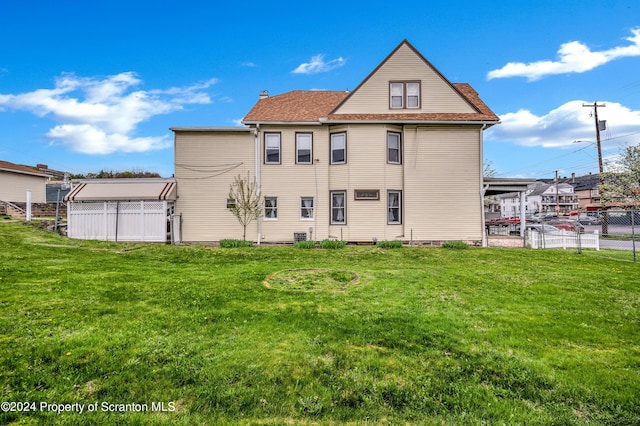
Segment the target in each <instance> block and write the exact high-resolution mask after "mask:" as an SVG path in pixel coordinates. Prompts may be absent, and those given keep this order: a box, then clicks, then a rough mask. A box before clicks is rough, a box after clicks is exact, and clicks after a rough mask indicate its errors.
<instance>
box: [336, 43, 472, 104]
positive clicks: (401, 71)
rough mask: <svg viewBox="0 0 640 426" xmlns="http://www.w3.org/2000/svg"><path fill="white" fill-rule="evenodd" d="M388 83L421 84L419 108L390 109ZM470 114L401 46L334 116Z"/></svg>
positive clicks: (429, 69) (434, 74)
mask: <svg viewBox="0 0 640 426" xmlns="http://www.w3.org/2000/svg"><path fill="white" fill-rule="evenodd" d="M390 81H420V82H421V84H420V90H421V93H420V98H421V108H416V109H400V110H398V109H390V108H389V82H390ZM389 112H402V113H404V114H411V113H416V114H418V113H473V112H476V111H475V110H474V109H473V108H472V107H471V106H470V105H469V103H468V102H467V101H465V100H464V98H463V97H462V96H460V94H459V93H458V92H457V91H456V90H455V89H454V88H453V87H452V86H451V84H449V82H447V81H446V80H445V79H444V78H443V77H442V76H441V75H440V74H439V73H438V72H436V71H435V70H434V69H433V68H432V67H431V66H428V64H427V63H425V62H424V60H423V59H422V58H420V57H419V56H418V55H417V54H416V53H415V52H414V51H413V50H412V49H411V48H409V47H408V46H406V45H404V46H401V47H400V49H399V50H398V51H397V52H396V53H395V54H394V55H393V56H392V57H391V58H389V59H388V60H387V61H386V62H384V63H383V64H382V65H381V66H380V68H379V69H378V70H377V71H376V72H375V73H374V74H373V75H371V76H370V77H369V79H368V80H366V81H365V82H364V83H363V84H362V86H360V87H359V88H358V90H356V91H354V92H353V93H352V94H351V96H350V97H349V98H348V99H347V100H346V101H345V103H344V104H342V105H341V106H340V108H339V109H337V110H336V111H335V113H336V114H363V113H367V114H387V113H389Z"/></svg>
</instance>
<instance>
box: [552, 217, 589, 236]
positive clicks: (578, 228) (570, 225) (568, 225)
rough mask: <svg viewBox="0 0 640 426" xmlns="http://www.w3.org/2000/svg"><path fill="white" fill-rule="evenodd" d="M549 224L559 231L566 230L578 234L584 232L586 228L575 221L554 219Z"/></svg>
mask: <svg viewBox="0 0 640 426" xmlns="http://www.w3.org/2000/svg"><path fill="white" fill-rule="evenodd" d="M547 223H548V224H549V225H553V226H555V227H556V228H558V229H564V230H565V231H571V232H578V233H582V232H584V226H582V225H581V224H579V223H578V222H576V221H573V220H567V219H553V220H550V221H548V222H547Z"/></svg>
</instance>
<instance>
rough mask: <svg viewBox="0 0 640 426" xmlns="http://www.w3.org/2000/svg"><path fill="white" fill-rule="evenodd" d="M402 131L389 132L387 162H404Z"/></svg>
mask: <svg viewBox="0 0 640 426" xmlns="http://www.w3.org/2000/svg"><path fill="white" fill-rule="evenodd" d="M400 152H401V150H400V133H397V132H388V133H387V163H391V164H402V157H401V155H400Z"/></svg>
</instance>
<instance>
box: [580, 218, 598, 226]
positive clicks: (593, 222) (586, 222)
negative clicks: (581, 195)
mask: <svg viewBox="0 0 640 426" xmlns="http://www.w3.org/2000/svg"><path fill="white" fill-rule="evenodd" d="M578 223H579V224H581V225H600V224H601V223H602V219H601V218H600V217H597V216H582V217H579V218H578Z"/></svg>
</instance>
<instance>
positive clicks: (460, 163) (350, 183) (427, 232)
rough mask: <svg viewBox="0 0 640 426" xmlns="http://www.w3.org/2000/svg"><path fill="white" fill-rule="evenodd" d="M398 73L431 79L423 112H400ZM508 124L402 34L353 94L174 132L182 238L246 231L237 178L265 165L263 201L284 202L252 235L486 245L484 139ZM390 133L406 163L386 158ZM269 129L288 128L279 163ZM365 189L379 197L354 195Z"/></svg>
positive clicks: (290, 103)
mask: <svg viewBox="0 0 640 426" xmlns="http://www.w3.org/2000/svg"><path fill="white" fill-rule="evenodd" d="M391 81H401V82H410V81H420V88H421V99H420V108H416V109H407V108H404V109H391V108H390V106H389V83H390V82H391ZM417 114H420V115H417ZM497 122H498V117H497V116H496V115H495V114H494V113H493V112H492V111H491V110H489V109H488V107H486V106H485V105H484V103H483V102H481V100H480V98H479V97H478V96H477V93H476V92H475V91H473V89H472V88H471V87H470V86H468V85H466V84H456V85H455V86H454V85H452V84H451V83H450V82H449V81H447V79H446V78H445V77H444V76H443V75H441V74H440V73H439V72H438V71H437V70H436V69H435V68H434V67H433V66H432V65H431V64H430V63H429V62H428V61H426V59H425V58H423V57H422V56H421V55H420V54H419V53H418V52H417V51H416V50H415V49H413V47H412V46H410V45H409V44H408V42H403V43H401V44H400V45H399V46H398V48H396V49H395V50H394V51H393V52H392V53H391V54H390V55H389V56H388V57H387V58H386V59H385V60H384V61H383V62H382V63H381V64H380V66H379V67H377V68H376V69H375V70H374V71H373V72H372V73H371V74H370V75H369V76H368V77H367V78H366V79H365V80H364V81H363V82H362V83H361V84H360V85H359V86H358V87H357V88H356V89H355V90H354V92H352V93H350V94H349V95H345V94H344V93H340V92H320V91H309V92H304V91H293V92H288V93H286V94H282V95H276V96H274V97H272V98H263V99H260V100H258V102H256V104H255V105H254V107H253V108H252V109H251V110H250V111H249V114H248V115H247V117H245V121H244V123H246V125H248V126H249V128H246V131H244V132H242V131H235V132H233V131H229V129H228V128H218V129H216V128H194V129H193V130H189V129H188V128H186V129H185V128H182V129H173V130H174V132H175V144H176V145H175V156H176V173H175V177H176V181H177V184H178V195H179V197H178V200H177V203H176V209H177V212H178V213H179V214H182V222H183V232H182V234H183V240H184V241H219V240H220V239H222V238H239V237H241V235H242V228H241V227H240V225H239V224H238V223H237V221H236V219H235V218H234V217H233V215H231V213H230V212H229V211H228V210H227V209H226V202H225V201H226V198H227V194H228V191H229V185H230V184H231V183H232V182H233V177H234V176H236V175H237V174H246V173H247V172H248V173H249V174H250V176H252V177H253V173H254V172H255V170H256V168H259V171H260V174H259V180H260V183H261V195H262V198H263V200H264V197H276V198H277V218H275V219H274V218H267V217H262V218H260V219H259V220H258V221H256V222H254V223H252V224H251V226H250V229H248V231H247V236H248V237H249V238H253V239H255V238H256V236H257V234H258V232H260V234H261V237H262V238H261V240H262V241H264V242H269V243H275V242H292V241H293V240H294V233H298V232H301V233H305V234H307V237H308V238H309V237H313V239H315V240H322V239H325V238H341V239H343V240H346V241H350V242H373V241H375V240H396V239H401V240H404V241H408V240H410V239H412V240H413V241H446V240H463V241H482V240H483V232H484V226H483V225H484V224H483V223H482V206H483V202H482V197H481V194H480V192H481V184H482V175H481V173H482V147H481V145H482V136H481V135H482V131H483V129H484V128H485V127H486V125H491V124H494V123H497ZM225 129H226V130H225ZM204 130H211V131H204ZM338 132H344V134H345V135H346V162H345V163H344V164H331V161H330V160H331V152H330V141H331V135H332V134H333V133H338ZM389 132H397V133H399V134H400V135H401V144H400V151H401V161H400V163H399V164H393V163H388V162H387V135H388V133H389ZM267 133H277V134H279V135H280V158H279V161H278V162H277V164H266V163H265V161H264V156H265V134H267ZM297 133H312V135H313V153H312V164H296V134H297ZM255 134H257V138H258V139H257V140H258V143H259V149H258V156H257V157H256V156H255V142H256V139H255V136H254V135H255ZM274 163H275V161H274ZM225 165H226V167H227V169H225V168H224V166H225ZM214 170H215V171H216V172H215V173H214V172H213V171H214ZM358 190H363V191H377V192H378V194H379V197H378V199H355V193H356V191H358ZM334 191H344V192H345V201H346V203H345V213H346V216H345V217H346V222H345V223H344V224H332V223H331V196H330V194H331V192H334ZM390 191H400V192H401V201H402V203H401V221H400V223H393V224H389V219H388V216H389V209H388V202H389V198H390V197H389V192H390ZM302 197H313V199H314V217H313V219H312V220H305V219H302V218H301V217H300V216H301V215H300V208H301V205H300V203H301V198H302ZM394 213H395V211H394ZM310 232H312V234H311V233H310Z"/></svg>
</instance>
